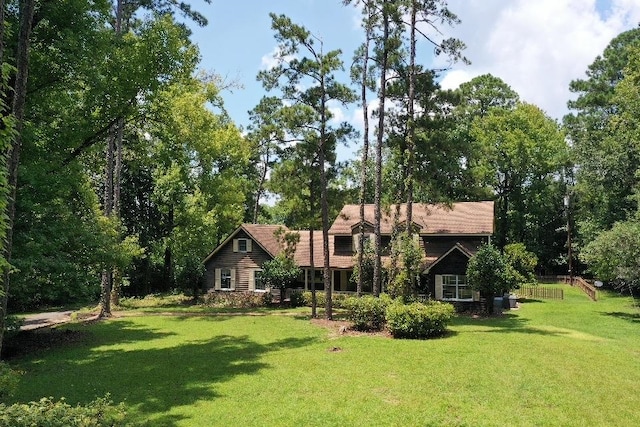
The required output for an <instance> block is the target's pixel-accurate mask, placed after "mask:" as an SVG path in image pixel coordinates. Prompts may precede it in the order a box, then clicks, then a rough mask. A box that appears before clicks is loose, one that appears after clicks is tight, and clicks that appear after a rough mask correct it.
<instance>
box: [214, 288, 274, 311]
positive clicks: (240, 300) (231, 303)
mask: <svg viewBox="0 0 640 427" xmlns="http://www.w3.org/2000/svg"><path fill="white" fill-rule="evenodd" d="M266 294H269V295H270V293H269V292H266V293H265V292H250V291H247V292H209V293H207V294H206V295H205V296H204V298H203V304H204V305H205V306H208V307H220V308H256V307H264V306H265V305H267V304H266V303H267V301H270V298H271V297H270V296H268V295H266Z"/></svg>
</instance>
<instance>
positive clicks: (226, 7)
mask: <svg viewBox="0 0 640 427" xmlns="http://www.w3.org/2000/svg"><path fill="white" fill-rule="evenodd" d="M193 6H194V9H196V10H199V11H201V12H203V13H204V14H205V15H206V16H207V18H209V21H210V24H209V26H208V27H206V28H204V29H199V28H193V34H194V40H195V41H196V43H198V45H199V46H200V51H201V55H202V67H203V68H204V69H206V70H209V71H214V72H216V73H219V74H221V75H223V76H232V77H234V79H235V80H238V82H239V83H240V84H241V85H242V86H243V87H244V89H239V90H234V91H233V92H232V93H230V92H224V93H223V94H222V96H223V97H224V102H225V106H226V108H227V111H228V112H229V113H230V115H231V117H232V119H233V120H234V121H235V122H236V123H238V124H239V125H241V126H246V125H247V124H248V114H247V112H248V111H249V110H251V109H252V108H253V107H255V106H256V105H257V103H258V102H259V101H260V98H261V97H262V96H263V95H264V94H265V92H264V89H263V88H262V86H261V85H260V83H258V82H257V81H256V80H255V76H256V74H257V73H258V71H260V70H261V69H268V68H270V67H271V66H273V62H272V61H273V54H274V53H275V51H274V48H275V46H276V44H277V43H276V41H275V40H274V38H273V31H272V29H271V27H270V20H269V16H268V13H269V12H275V13H278V14H280V13H283V14H285V15H287V16H289V17H290V18H291V19H292V20H293V21H294V22H295V23H297V24H301V25H304V26H305V27H307V28H308V29H309V30H310V31H312V32H313V33H314V35H316V36H317V37H319V38H322V40H323V42H324V47H325V50H327V51H328V50H332V49H337V48H339V49H341V50H342V52H343V56H342V59H343V61H344V65H345V69H346V70H345V73H344V75H343V76H342V77H341V80H342V81H343V82H348V81H349V74H348V68H349V66H350V64H351V61H352V58H353V52H354V50H355V49H356V47H357V46H358V44H359V43H360V42H361V40H362V32H361V30H360V29H359V28H358V26H357V22H359V20H360V12H359V10H356V8H354V7H345V6H343V5H342V2H341V1H340V0H271V1H269V2H262V1H256V0H236V1H233V2H230V1H216V2H213V4H211V5H207V4H204V3H202V2H201V0H194V1H193ZM449 8H450V9H451V10H452V11H453V12H454V13H456V14H457V15H458V16H459V18H460V19H461V21H462V23H461V24H460V25H457V26H455V27H447V26H442V27H441V30H442V31H443V34H444V36H445V37H456V38H458V39H460V40H462V41H463V42H464V43H465V44H466V45H467V49H466V50H465V52H464V55H465V56H466V57H467V58H468V59H469V60H471V62H472V64H471V65H465V64H463V63H456V64H453V65H452V67H451V68H450V70H448V71H446V72H443V73H442V80H441V84H442V86H443V87H444V88H454V87H457V86H458V85H459V84H460V83H462V82H465V81H468V80H470V79H472V78H473V77H475V76H478V75H481V74H485V73H491V74H493V75H494V76H496V77H499V78H501V79H502V80H504V81H505V82H506V83H507V84H509V85H510V86H511V87H512V88H513V89H514V90H515V91H517V92H518V93H519V94H520V96H521V98H522V99H523V100H524V101H527V102H529V103H533V104H535V105H537V106H539V107H540V108H542V109H543V110H544V111H545V112H546V113H547V114H549V115H550V116H551V117H554V118H556V119H559V120H560V119H561V118H562V116H563V115H564V114H566V113H567V107H566V105H567V101H568V100H569V99H571V96H572V95H571V93H570V92H569V82H570V81H571V80H574V79H578V78H584V77H585V71H586V70H587V67H588V66H589V64H591V63H592V62H593V60H594V59H595V58H596V56H597V55H599V54H601V53H602V51H603V50H604V48H605V47H606V46H607V45H608V44H609V42H610V41H611V40H612V39H613V38H614V37H615V36H617V35H618V34H620V33H621V32H623V31H626V30H629V29H631V28H634V27H635V26H637V25H638V23H639V22H640V1H639V0H535V1H534V0H449ZM442 61H443V60H441V59H439V58H433V49H432V48H431V47H428V46H427V45H426V44H424V45H422V46H420V47H419V51H418V62H419V63H421V64H424V65H426V66H429V67H434V68H442V67H443V66H445V65H448V64H447V63H445V62H442ZM370 102H371V104H372V105H371V107H375V106H376V100H375V98H374V97H371V98H370ZM339 110H340V111H339ZM332 113H333V114H334V117H335V119H336V120H338V119H346V120H347V121H349V122H350V123H352V124H353V126H354V127H355V128H356V129H358V130H361V129H362V112H361V110H360V109H359V107H358V106H357V105H355V104H354V105H353V106H351V107H350V108H349V109H348V110H347V109H345V108H344V107H343V106H341V105H332ZM356 150H357V146H356V142H354V144H352V145H351V147H350V148H349V149H347V150H344V152H342V153H340V157H341V158H345V157H350V156H351V155H352V154H351V153H353V152H355V151H356ZM341 151H342V150H341Z"/></svg>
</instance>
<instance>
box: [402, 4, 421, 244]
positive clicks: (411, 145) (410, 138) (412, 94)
mask: <svg viewBox="0 0 640 427" xmlns="http://www.w3.org/2000/svg"><path fill="white" fill-rule="evenodd" d="M417 9H418V5H417V4H416V1H415V0H412V2H411V28H410V33H411V34H410V36H409V38H410V48H409V97H408V98H409V99H408V106H407V107H408V108H407V110H408V111H407V146H406V150H407V155H406V162H407V176H406V177H405V189H406V191H407V218H406V219H407V234H408V235H411V233H412V230H411V223H412V221H413V170H414V163H415V117H414V116H415V107H414V105H413V104H414V101H415V98H416V13H417Z"/></svg>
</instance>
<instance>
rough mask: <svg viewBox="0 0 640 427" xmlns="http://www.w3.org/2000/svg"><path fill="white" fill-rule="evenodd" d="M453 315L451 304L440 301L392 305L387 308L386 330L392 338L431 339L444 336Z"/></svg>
mask: <svg viewBox="0 0 640 427" xmlns="http://www.w3.org/2000/svg"><path fill="white" fill-rule="evenodd" d="M454 314H455V309H454V308H453V306H452V305H451V304H448V303H442V302H440V301H432V302H427V303H419V302H414V303H411V304H407V305H405V304H401V303H397V302H396V303H393V304H390V305H389V306H388V307H387V310H386V319H387V329H388V330H389V332H390V333H391V335H393V337H394V338H432V337H437V336H441V335H444V333H445V332H446V330H447V323H448V322H449V321H450V320H451V318H452V317H453V316H454Z"/></svg>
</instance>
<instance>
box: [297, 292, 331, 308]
mask: <svg viewBox="0 0 640 427" xmlns="http://www.w3.org/2000/svg"><path fill="white" fill-rule="evenodd" d="M311 296H312V295H311V291H304V292H303V293H302V299H303V300H304V305H305V306H307V307H311V304H312V301H311ZM325 303H326V299H325V296H324V293H321V292H316V304H317V305H318V306H319V307H323V306H324V305H325Z"/></svg>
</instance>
